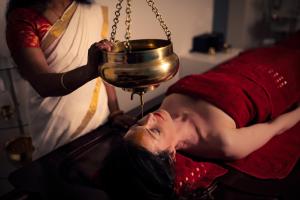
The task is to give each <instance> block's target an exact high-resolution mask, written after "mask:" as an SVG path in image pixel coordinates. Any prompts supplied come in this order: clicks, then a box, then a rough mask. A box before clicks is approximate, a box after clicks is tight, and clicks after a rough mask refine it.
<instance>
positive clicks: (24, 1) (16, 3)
mask: <svg viewBox="0 0 300 200" xmlns="http://www.w3.org/2000/svg"><path fill="white" fill-rule="evenodd" d="M49 1H51V0H10V1H9V2H8V5H7V9H6V17H7V16H8V14H9V13H10V12H11V11H12V10H14V9H16V8H28V7H32V6H37V5H38V6H39V7H41V6H44V7H43V8H45V6H46V5H47V3H48V2H49ZM75 1H77V2H78V3H85V4H90V3H91V2H92V0H75Z"/></svg>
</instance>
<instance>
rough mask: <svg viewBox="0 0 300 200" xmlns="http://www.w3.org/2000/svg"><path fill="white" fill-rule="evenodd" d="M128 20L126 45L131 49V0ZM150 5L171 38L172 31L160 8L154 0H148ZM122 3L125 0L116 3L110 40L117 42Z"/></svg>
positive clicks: (128, 2)
mask: <svg viewBox="0 0 300 200" xmlns="http://www.w3.org/2000/svg"><path fill="white" fill-rule="evenodd" d="M126 1H127V4H126V20H125V25H126V33H125V42H124V45H125V47H126V49H130V43H129V40H130V37H131V32H130V25H131V0H126ZM146 2H147V3H148V5H149V6H150V7H151V9H152V12H153V13H154V14H155V17H156V19H157V20H158V21H159V24H160V26H161V27H162V28H163V30H164V32H165V34H166V36H167V38H168V40H171V31H169V29H168V27H167V25H166V24H165V22H164V20H163V18H162V16H161V14H160V13H159V12H158V9H157V8H156V6H155V5H154V1H153V0H146ZM122 3H123V0H118V3H117V5H116V9H117V10H116V11H115V18H114V20H113V22H114V24H113V26H112V31H111V36H110V40H111V41H112V42H115V36H116V32H117V24H118V23H119V17H120V11H121V9H122Z"/></svg>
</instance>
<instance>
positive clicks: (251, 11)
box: [216, 0, 300, 49]
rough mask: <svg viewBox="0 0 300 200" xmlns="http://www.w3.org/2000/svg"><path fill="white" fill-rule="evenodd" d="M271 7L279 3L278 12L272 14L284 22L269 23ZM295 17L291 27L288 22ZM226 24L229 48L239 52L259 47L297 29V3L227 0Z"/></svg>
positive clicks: (299, 17) (299, 12)
mask: <svg viewBox="0 0 300 200" xmlns="http://www.w3.org/2000/svg"><path fill="white" fill-rule="evenodd" d="M216 1H220V0H216ZM275 3H279V9H278V11H276V12H274V13H276V15H277V16H278V19H279V18H281V19H283V20H285V21H280V20H281V19H280V20H278V22H276V21H274V20H273V21H272V20H271V19H270V17H271V16H270V15H271V13H270V10H271V9H272V5H273V4H275ZM268 9H269V10H268ZM295 16H297V17H296V18H295V23H296V24H295V25H293V24H292V23H291V22H292V20H291V19H292V18H293V17H295ZM284 18H285V19H284ZM227 20H228V21H227V24H228V26H227V38H226V39H227V42H228V43H229V44H231V45H232V46H233V47H237V48H242V49H247V48H251V47H256V46H260V45H263V44H264V43H265V41H267V40H276V39H278V38H276V33H279V34H283V35H285V34H289V33H290V32H293V31H295V30H299V29H300V0H284V1H283V0H281V1H280V0H279V1H272V0H243V1H240V0H229V7H228V19H227ZM291 27H294V28H293V29H292V28H291ZM279 39H280V38H279Z"/></svg>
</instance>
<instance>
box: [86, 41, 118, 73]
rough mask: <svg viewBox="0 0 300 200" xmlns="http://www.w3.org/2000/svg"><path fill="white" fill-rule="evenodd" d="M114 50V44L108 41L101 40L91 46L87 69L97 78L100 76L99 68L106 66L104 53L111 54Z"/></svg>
mask: <svg viewBox="0 0 300 200" xmlns="http://www.w3.org/2000/svg"><path fill="white" fill-rule="evenodd" d="M112 49H113V43H112V42H110V41H108V40H106V39H105V40H101V41H100V42H95V43H94V44H92V45H91V47H90V48H89V51H88V62H87V67H88V68H89V69H90V70H91V71H92V72H93V74H94V75H95V77H97V76H98V66H100V65H103V64H104V57H103V53H104V52H109V51H111V50H112Z"/></svg>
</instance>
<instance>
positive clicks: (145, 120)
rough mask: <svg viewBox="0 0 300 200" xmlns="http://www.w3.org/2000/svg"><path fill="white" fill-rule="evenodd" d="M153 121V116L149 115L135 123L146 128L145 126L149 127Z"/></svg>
mask: <svg viewBox="0 0 300 200" xmlns="http://www.w3.org/2000/svg"><path fill="white" fill-rule="evenodd" d="M154 120H155V117H154V116H153V114H152V113H149V114H148V115H146V116H145V117H143V118H142V119H140V120H139V121H138V122H137V123H138V124H139V125H141V126H147V125H151V124H152V123H153V122H154Z"/></svg>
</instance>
